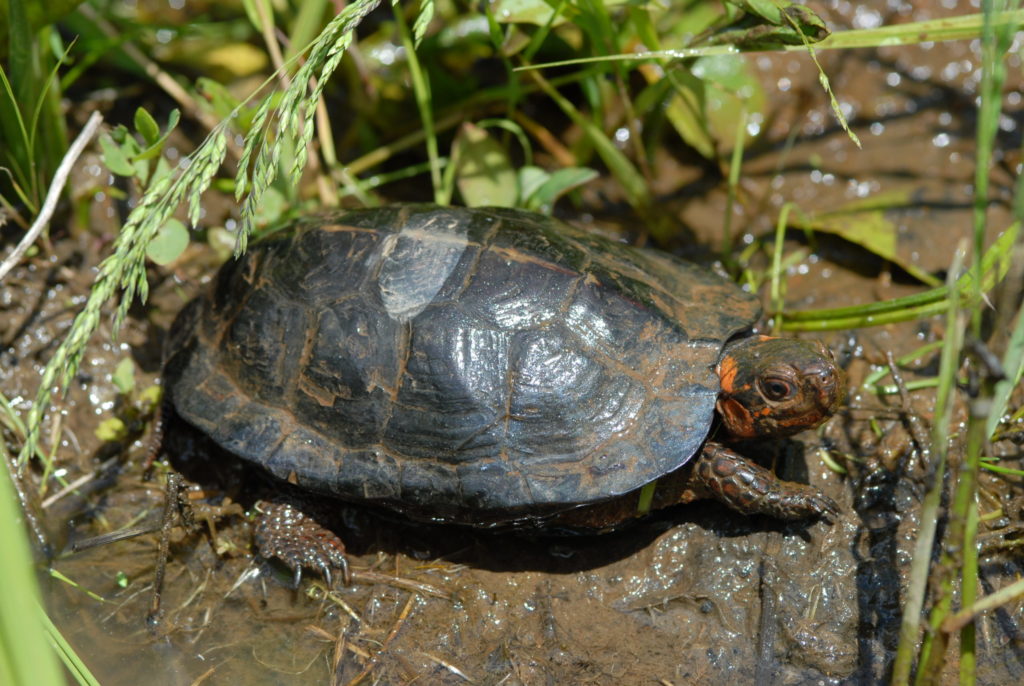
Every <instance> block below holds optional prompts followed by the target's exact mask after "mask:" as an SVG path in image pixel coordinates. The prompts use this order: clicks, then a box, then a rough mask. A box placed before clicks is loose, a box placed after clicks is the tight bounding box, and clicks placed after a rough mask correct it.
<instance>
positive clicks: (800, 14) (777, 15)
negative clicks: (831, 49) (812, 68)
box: [702, 0, 829, 50]
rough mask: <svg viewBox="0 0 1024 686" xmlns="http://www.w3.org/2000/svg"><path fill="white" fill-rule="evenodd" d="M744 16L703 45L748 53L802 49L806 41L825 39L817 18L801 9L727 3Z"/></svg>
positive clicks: (747, 0)
mask: <svg viewBox="0 0 1024 686" xmlns="http://www.w3.org/2000/svg"><path fill="white" fill-rule="evenodd" d="M729 1H730V3H731V4H733V5H735V6H737V7H739V8H741V9H742V10H743V11H744V14H743V15H742V16H741V17H740V18H739V19H738V20H737V21H735V22H733V23H732V24H730V25H729V26H727V27H725V28H723V29H719V30H718V31H716V32H715V33H714V34H713V35H712V36H710V37H709V38H708V39H707V40H704V41H702V43H704V44H705V45H733V46H736V47H737V48H742V49H749V50H768V49H778V48H782V47H784V46H787V45H801V44H803V42H804V40H805V39H806V40H807V41H808V42H810V43H817V42H818V41H822V40H824V39H825V38H828V35H829V30H828V28H826V26H825V22H824V21H822V20H821V17H819V16H818V15H817V14H815V13H814V12H813V11H811V10H810V8H808V7H804V6H803V5H797V4H794V3H782V2H775V1H774V0H729Z"/></svg>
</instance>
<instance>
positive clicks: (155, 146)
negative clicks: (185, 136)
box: [135, 110, 181, 160]
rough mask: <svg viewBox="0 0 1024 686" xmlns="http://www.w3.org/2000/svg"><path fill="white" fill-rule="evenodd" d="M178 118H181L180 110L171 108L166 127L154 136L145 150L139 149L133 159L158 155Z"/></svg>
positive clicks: (151, 157) (143, 158)
mask: <svg viewBox="0 0 1024 686" xmlns="http://www.w3.org/2000/svg"><path fill="white" fill-rule="evenodd" d="M179 119H181V112H179V111H178V110H171V114H170V116H169V117H167V128H166V129H164V133H163V135H162V136H159V137H158V138H156V139H155V140H154V141H153V142H152V143H150V144H149V147H147V148H146V149H145V150H140V151H139V152H138V153H136V155H135V159H137V160H151V159H153V158H154V157H156V156H158V155H159V154H160V151H161V150H163V148H164V143H166V142H167V137H168V136H170V135H171V131H174V127H176V126H177V125H178V120H179Z"/></svg>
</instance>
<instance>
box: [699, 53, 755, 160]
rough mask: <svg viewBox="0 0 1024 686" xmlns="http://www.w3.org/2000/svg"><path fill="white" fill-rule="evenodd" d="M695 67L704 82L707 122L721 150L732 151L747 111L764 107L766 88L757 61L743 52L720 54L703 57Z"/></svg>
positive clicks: (748, 113)
mask: <svg viewBox="0 0 1024 686" xmlns="http://www.w3.org/2000/svg"><path fill="white" fill-rule="evenodd" d="M691 69H692V70H693V74H694V75H695V76H696V77H697V78H699V79H700V80H701V81H703V83H704V112H703V115H704V116H703V119H704V120H705V122H704V123H703V125H704V126H707V127H708V132H709V133H710V135H711V137H712V139H713V140H715V141H717V143H718V146H717V147H718V149H719V150H723V149H728V150H731V149H732V142H733V141H734V140H735V138H736V127H737V125H738V124H739V121H740V118H741V117H742V116H743V112H744V111H746V113H747V115H748V116H749V115H750V114H752V113H755V112H761V111H762V110H763V109H764V102H765V97H764V90H763V89H762V88H761V81H760V79H758V78H757V76H756V75H755V74H754V71H753V63H752V62H751V61H750V60H747V59H744V58H743V57H741V56H739V55H719V56H716V57H700V58H698V59H697V60H695V61H694V63H693V65H692V67H691Z"/></svg>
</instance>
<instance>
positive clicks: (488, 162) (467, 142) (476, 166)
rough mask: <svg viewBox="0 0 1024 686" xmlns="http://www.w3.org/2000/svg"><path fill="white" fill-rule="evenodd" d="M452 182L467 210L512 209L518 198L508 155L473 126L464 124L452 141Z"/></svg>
mask: <svg viewBox="0 0 1024 686" xmlns="http://www.w3.org/2000/svg"><path fill="white" fill-rule="evenodd" d="M452 159H453V160H455V165H456V170H455V183H456V185H457V186H458V188H459V193H461V194H462V199H463V201H464V202H465V203H466V205H468V206H469V207H481V206H484V205H498V206H500V207H513V206H514V205H515V204H516V200H517V199H518V197H519V188H518V180H517V179H516V173H515V170H514V169H512V163H511V162H510V161H509V158H508V153H507V152H506V151H505V148H503V147H502V146H501V144H500V143H498V142H497V141H496V140H494V138H492V137H491V136H490V134H488V133H487V130H486V129H482V128H480V127H479V126H477V125H476V124H473V123H471V122H466V123H464V124H463V125H462V128H460V129H459V132H458V134H456V136H455V140H454V141H453V142H452Z"/></svg>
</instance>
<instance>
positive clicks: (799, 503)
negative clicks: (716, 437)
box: [690, 442, 839, 520]
mask: <svg viewBox="0 0 1024 686" xmlns="http://www.w3.org/2000/svg"><path fill="white" fill-rule="evenodd" d="M690 479H691V488H693V487H696V489H695V490H698V491H704V492H705V493H706V495H707V496H708V497H711V498H715V499H716V500H719V501H721V502H723V503H725V504H726V505H728V506H729V507H731V508H732V509H734V510H736V511H737V512H742V513H743V514H755V513H757V514H766V515H770V516H772V517H776V518H778V519H790V520H792V519H804V518H806V517H826V516H828V517H836V516H838V515H839V506H838V505H836V503H835V501H834V500H832V499H831V498H829V497H828V496H827V495H825V494H824V493H822V492H820V491H819V490H818V489H816V488H814V487H813V486H807V485H805V484H798V483H794V482H792V481H783V480H781V479H779V478H778V477H777V476H775V474H773V473H772V472H770V471H769V470H767V469H765V468H764V467H761V466H760V465H757V464H754V463H753V462H751V461H749V460H748V459H747V458H745V457H743V456H742V455H740V454H739V453H736V452H734V451H732V450H729V449H728V448H726V447H725V446H723V445H721V444H718V443H713V442H709V443H707V444H705V446H704V448H703V450H702V451H701V454H700V455H698V456H697V459H696V462H695V463H694V465H693V471H692V473H691V477H690Z"/></svg>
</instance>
